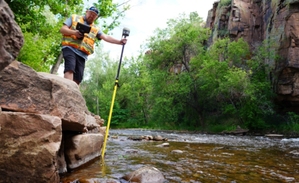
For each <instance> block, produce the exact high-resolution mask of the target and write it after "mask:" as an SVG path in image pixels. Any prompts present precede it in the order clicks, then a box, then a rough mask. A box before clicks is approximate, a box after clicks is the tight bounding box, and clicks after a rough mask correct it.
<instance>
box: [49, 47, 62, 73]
mask: <svg viewBox="0 0 299 183" xmlns="http://www.w3.org/2000/svg"><path fill="white" fill-rule="evenodd" d="M62 60H63V54H62V51H61V52H60V55H59V57H58V59H57V62H56V63H55V64H54V65H53V66H52V68H51V74H57V72H58V69H59V66H60V65H61V63H62Z"/></svg>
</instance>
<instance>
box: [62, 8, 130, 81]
mask: <svg viewBox="0 0 299 183" xmlns="http://www.w3.org/2000/svg"><path fill="white" fill-rule="evenodd" d="M98 16H99V10H98V9H97V8H95V7H94V6H92V7H90V8H89V9H88V10H87V11H86V13H85V15H84V16H79V15H75V14H74V15H72V16H71V17H69V18H68V19H67V20H66V21H65V22H64V23H63V26H62V27H61V29H60V32H61V34H62V35H63V38H62V53H63V58H64V78H67V79H70V80H73V81H75V82H76V83H77V84H78V85H79V84H80V83H81V81H82V79H83V75H84V68H85V61H86V60H87V57H88V55H90V54H92V53H93V52H94V43H95V41H96V40H97V39H98V40H100V39H102V40H104V41H106V42H109V43H113V44H119V45H123V44H126V42H127V39H126V38H122V39H120V40H118V39H115V38H113V37H111V36H109V35H106V34H104V33H103V32H102V31H101V30H100V29H99V28H97V27H96V26H95V25H94V21H95V20H96V19H97V18H98ZM78 22H80V23H82V24H85V25H89V26H90V31H89V32H88V33H81V32H80V31H79V30H77V29H76V27H77V24H78Z"/></svg>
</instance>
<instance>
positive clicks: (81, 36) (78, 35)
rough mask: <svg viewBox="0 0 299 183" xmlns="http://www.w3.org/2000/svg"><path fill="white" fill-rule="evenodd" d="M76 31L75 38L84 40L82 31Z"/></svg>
mask: <svg viewBox="0 0 299 183" xmlns="http://www.w3.org/2000/svg"><path fill="white" fill-rule="evenodd" d="M74 31H75V34H74V35H75V36H76V37H77V38H78V39H82V38H83V36H84V34H82V33H81V32H80V31H78V30H74Z"/></svg>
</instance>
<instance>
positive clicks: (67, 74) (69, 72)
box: [64, 71, 74, 81]
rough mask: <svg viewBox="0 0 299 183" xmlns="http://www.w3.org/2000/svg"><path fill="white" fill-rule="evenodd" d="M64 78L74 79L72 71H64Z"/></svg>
mask: <svg viewBox="0 0 299 183" xmlns="http://www.w3.org/2000/svg"><path fill="white" fill-rule="evenodd" d="M64 78H66V79H70V80H72V81H73V80H74V73H73V71H66V72H65V73H64Z"/></svg>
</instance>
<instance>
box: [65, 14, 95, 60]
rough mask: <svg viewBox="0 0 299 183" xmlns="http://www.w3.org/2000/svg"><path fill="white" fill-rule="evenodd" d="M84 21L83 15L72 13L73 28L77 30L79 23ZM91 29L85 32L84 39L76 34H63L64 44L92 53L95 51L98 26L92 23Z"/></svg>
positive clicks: (88, 53)
mask: <svg viewBox="0 0 299 183" xmlns="http://www.w3.org/2000/svg"><path fill="white" fill-rule="evenodd" d="M78 22H80V23H84V19H83V16H78V15H72V26H71V27H70V28H71V29H73V30H76V26H77V23H78ZM90 26H91V29H90V32H89V33H85V34H84V37H83V39H78V38H77V37H76V36H75V35H71V36H70V35H63V38H62V43H61V44H62V45H63V46H71V47H73V48H76V49H78V50H81V51H82V52H84V53H86V54H87V55H90V54H92V53H93V52H94V43H95V40H96V38H97V33H98V31H99V29H98V28H96V27H95V26H94V24H91V25H90Z"/></svg>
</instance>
